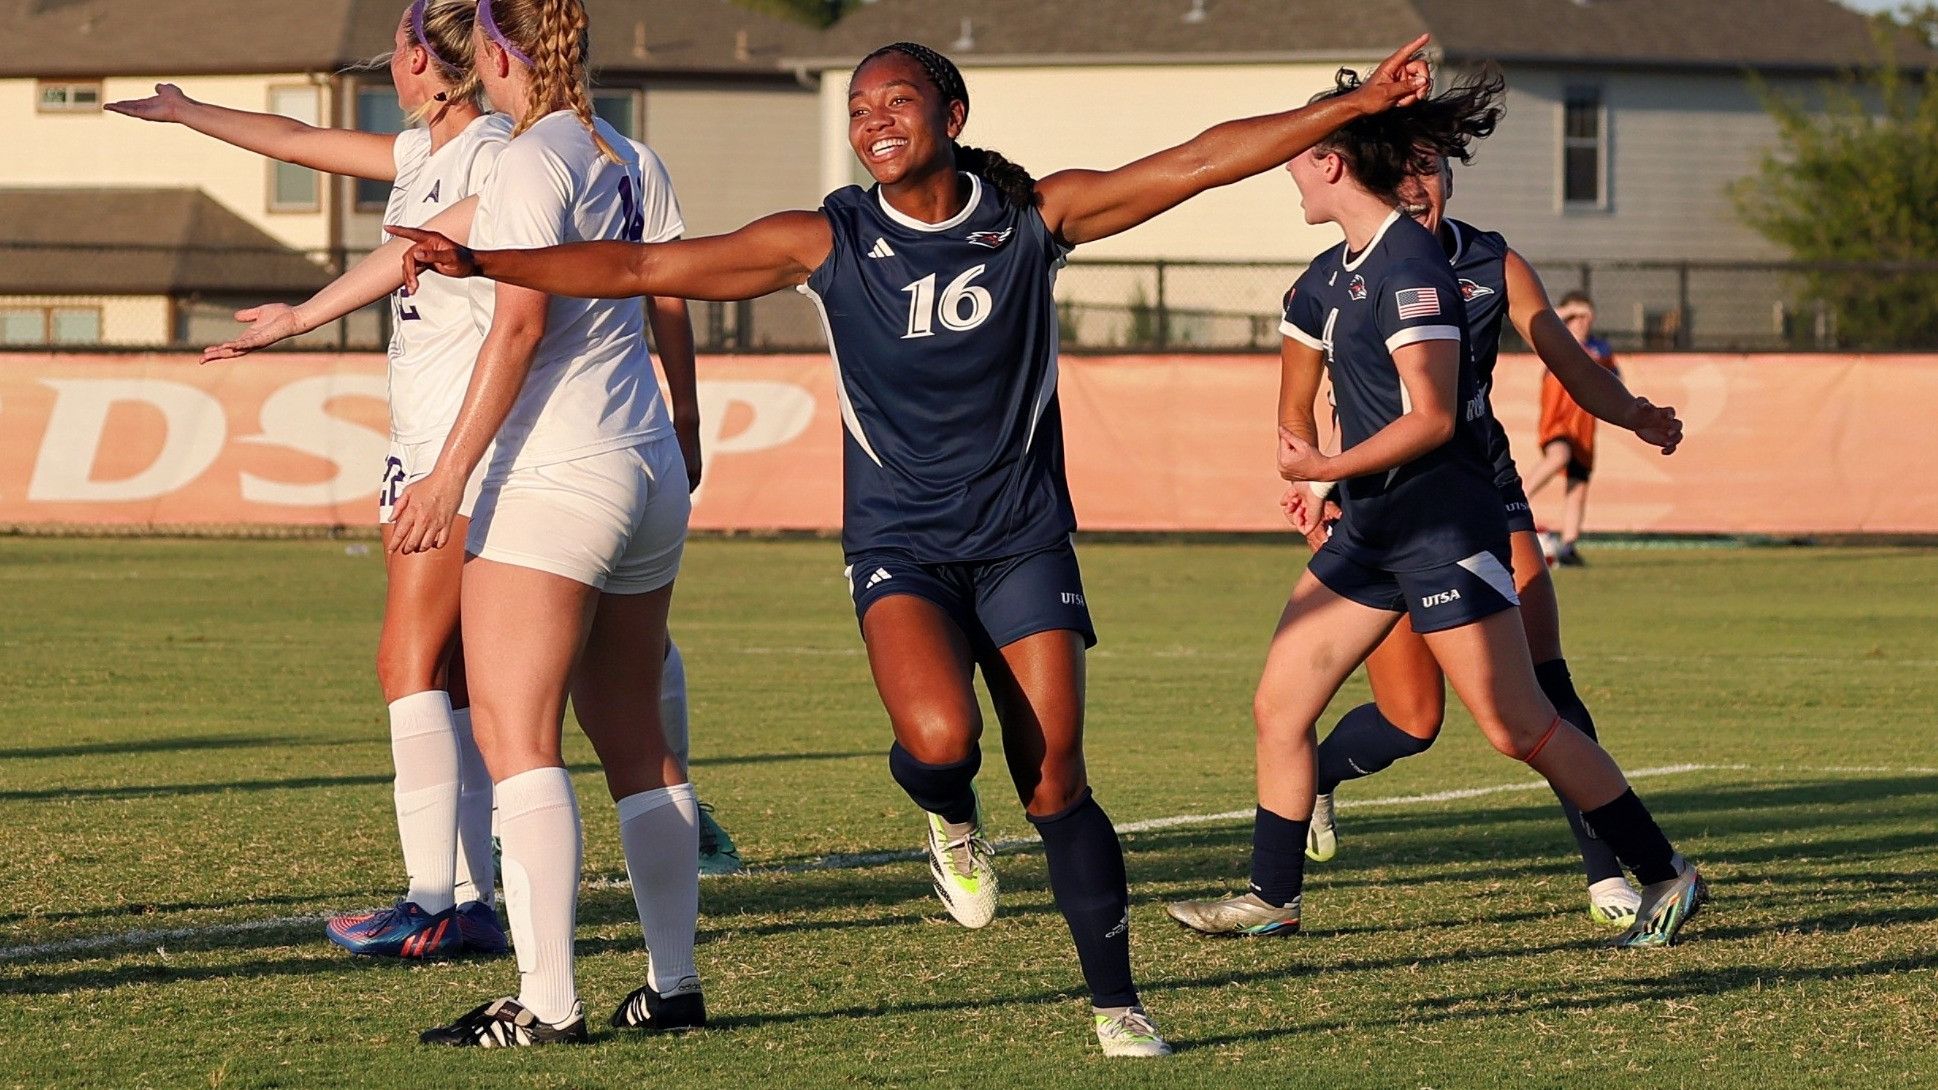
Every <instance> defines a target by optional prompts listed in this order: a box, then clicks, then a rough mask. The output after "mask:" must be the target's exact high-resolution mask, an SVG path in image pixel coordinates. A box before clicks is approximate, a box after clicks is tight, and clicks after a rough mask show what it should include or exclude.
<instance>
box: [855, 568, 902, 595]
mask: <svg viewBox="0 0 1938 1090" xmlns="http://www.w3.org/2000/svg"><path fill="white" fill-rule="evenodd" d="M893 578H895V577H894V576H892V575H890V574H888V569H887V568H876V569H875V574H873V575H871V576H869V577H868V584H867V586H865V587H863V588H862V589H863V590H868V589H870V588H872V587H874V585H875V584H876V583H884V582H887V581H888V580H890V579H893Z"/></svg>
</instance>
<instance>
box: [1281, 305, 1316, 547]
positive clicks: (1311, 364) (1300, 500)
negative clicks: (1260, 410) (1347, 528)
mask: <svg viewBox="0 0 1938 1090" xmlns="http://www.w3.org/2000/svg"><path fill="white" fill-rule="evenodd" d="M1325 377H1326V357H1325V353H1324V352H1323V351H1321V350H1319V349H1317V348H1314V347H1312V346H1311V345H1308V344H1306V343H1305V342H1304V341H1301V340H1298V339H1297V338H1294V337H1284V338H1281V341H1280V344H1279V427H1280V428H1282V429H1284V430H1285V431H1288V432H1291V433H1292V434H1293V435H1296V436H1298V437H1299V438H1300V439H1302V440H1304V441H1305V442H1307V443H1309V444H1311V445H1312V446H1313V447H1315V448H1316V447H1317V446H1318V445H1319V421H1318V416H1317V412H1318V410H1317V409H1316V408H1315V406H1316V405H1317V404H1318V401H1319V387H1320V386H1321V385H1322V384H1323V383H1324V381H1325ZM1327 490H1328V489H1326V488H1325V487H1324V486H1322V487H1321V488H1318V489H1315V488H1313V487H1312V485H1311V484H1310V483H1307V482H1303V481H1293V482H1291V483H1290V484H1289V485H1288V486H1287V488H1286V490H1285V495H1284V496H1283V497H1281V498H1280V500H1279V506H1280V507H1282V508H1283V509H1284V510H1285V517H1286V518H1287V519H1289V520H1290V521H1291V523H1292V526H1293V528H1295V529H1297V530H1298V531H1299V532H1300V533H1302V534H1306V535H1308V537H1309V536H1310V535H1312V534H1313V533H1315V532H1316V531H1318V530H1319V529H1320V527H1322V526H1323V525H1324V523H1325V519H1326V510H1325V506H1326V498H1325V495H1324V492H1325V491H1327ZM1314 547H1315V548H1316V547H1317V543H1315V545H1314Z"/></svg>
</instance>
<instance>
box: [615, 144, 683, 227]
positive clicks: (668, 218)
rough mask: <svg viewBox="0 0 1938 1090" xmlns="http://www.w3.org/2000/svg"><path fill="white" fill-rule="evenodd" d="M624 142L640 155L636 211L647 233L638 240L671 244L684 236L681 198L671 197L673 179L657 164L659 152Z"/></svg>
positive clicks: (662, 165)
mask: <svg viewBox="0 0 1938 1090" xmlns="http://www.w3.org/2000/svg"><path fill="white" fill-rule="evenodd" d="M626 143H628V144H631V145H632V146H633V152H634V153H635V154H636V155H638V156H639V178H640V181H641V183H642V184H641V187H640V188H641V189H643V190H644V191H645V195H644V196H643V197H642V198H641V199H640V202H639V211H640V214H641V216H642V217H643V218H644V220H645V223H646V234H645V236H644V237H643V238H641V239H640V241H641V242H671V241H673V240H674V239H676V238H679V237H680V236H681V235H683V234H686V220H684V219H682V218H680V199H679V198H678V197H676V196H674V195H673V178H672V176H671V175H669V174H667V173H666V164H665V163H662V162H660V158H659V155H658V153H656V152H654V151H653V149H652V148H649V147H647V146H646V145H644V144H642V143H640V142H639V141H637V140H633V139H631V138H628V139H627V140H626Z"/></svg>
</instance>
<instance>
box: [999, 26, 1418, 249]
mask: <svg viewBox="0 0 1938 1090" xmlns="http://www.w3.org/2000/svg"><path fill="white" fill-rule="evenodd" d="M1426 44H1427V37H1426V35H1421V36H1420V37H1418V38H1416V39H1414V40H1413V41H1411V42H1409V43H1407V44H1406V45H1404V46H1401V47H1400V49H1399V50H1398V51H1397V52H1395V53H1394V54H1393V55H1392V56H1390V57H1388V58H1386V60H1385V61H1383V62H1381V64H1380V66H1379V67H1378V68H1377V69H1375V70H1374V72H1373V75H1372V77H1371V78H1370V79H1368V80H1367V81H1366V82H1365V84H1363V85H1362V86H1360V88H1359V89H1358V90H1355V91H1352V92H1349V93H1347V94H1344V95H1340V96H1338V97H1336V98H1329V99H1326V100H1325V101H1323V102H1316V103H1313V104H1312V105H1310V106H1306V107H1303V108H1301V109H1297V110H1289V111H1287V112H1285V113H1280V114H1270V115H1267V116H1264V117H1251V118H1246V119H1244V120H1242V121H1227V122H1225V123H1224V124H1222V125H1217V126H1214V127H1212V128H1210V129H1207V130H1205V131H1204V132H1203V133H1200V134H1199V135H1198V136H1197V137H1196V138H1194V139H1192V140H1190V141H1189V142H1187V143H1183V144H1179V145H1178V146H1177V147H1174V148H1168V149H1166V150H1164V151H1160V152H1158V153H1157V154H1155V155H1148V156H1145V157H1144V158H1142V159H1139V160H1137V161H1136V162H1134V163H1131V164H1129V165H1128V166H1123V167H1119V168H1117V169H1116V170H1109V171H1100V170H1063V171H1058V172H1057V173H1055V174H1052V175H1050V176H1049V177H1047V178H1044V179H1043V180H1042V181H1040V182H1038V183H1037V187H1036V190H1037V192H1038V193H1039V194H1040V195H1041V196H1042V198H1043V204H1042V211H1043V222H1044V223H1046V224H1048V225H1049V227H1050V230H1051V232H1052V233H1053V234H1055V235H1056V237H1057V238H1059V239H1062V240H1063V241H1064V242H1066V243H1068V244H1070V245H1072V246H1077V245H1081V244H1083V243H1086V242H1094V241H1096V240H1097V239H1100V238H1107V237H1109V236H1111V235H1114V234H1117V233H1119V232H1122V231H1128V230H1129V229H1131V228H1132V227H1135V226H1137V225H1138V224H1140V223H1143V222H1144V221H1145V220H1148V219H1150V218H1152V217H1154V216H1156V215H1158V214H1159V213H1161V212H1165V211H1168V210H1169V209H1172V208H1175V207H1177V206H1178V205H1179V204H1182V203H1184V201H1186V200H1188V199H1190V198H1192V197H1195V196H1197V195H1198V194H1200V193H1203V192H1204V191H1205V190H1207V189H1215V188H1217V187H1218V186H1221V185H1230V184H1232V183H1233V182H1237V181H1242V180H1244V179H1246V178H1249V177H1251V176H1252V175H1254V174H1262V173H1264V172H1265V171H1268V170H1271V169H1272V168H1273V167H1276V166H1281V165H1283V164H1284V163H1286V162H1287V161H1288V160H1290V159H1292V158H1294V157H1295V156H1297V155H1298V154H1299V153H1301V152H1303V151H1305V150H1306V149H1307V148H1309V147H1311V146H1312V145H1314V144H1316V143H1318V142H1319V141H1320V140H1323V139H1325V138H1326V137H1327V136H1328V135H1330V134H1331V133H1333V132H1334V131H1335V130H1337V129H1339V128H1340V127H1341V126H1343V125H1345V124H1346V123H1348V122H1350V121H1353V120H1355V119H1357V118H1361V117H1365V116H1368V115H1370V114H1376V113H1379V112H1381V111H1383V110H1387V109H1391V108H1392V107H1394V106H1403V105H1406V104H1408V103H1410V102H1413V101H1415V100H1417V99H1418V98H1420V97H1421V96H1422V95H1424V94H1425V93H1426V91H1427V64H1426V62H1425V61H1424V60H1419V59H1417V58H1416V56H1415V55H1416V54H1417V53H1419V51H1420V50H1421V49H1422V48H1423V47H1424V46H1425V45H1426Z"/></svg>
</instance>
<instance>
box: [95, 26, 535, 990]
mask: <svg viewBox="0 0 1938 1090" xmlns="http://www.w3.org/2000/svg"><path fill="white" fill-rule="evenodd" d="M475 13H476V9H475V7H474V6H473V5H472V4H470V3H466V2H463V0H456V2H444V3H432V2H431V0H418V2H417V3H414V4H412V5H411V7H410V8H409V10H407V11H406V12H405V13H404V17H403V18H402V19H401V20H400V21H399V23H398V27H397V31H396V38H395V49H394V50H393V51H392V53H391V56H390V73H391V78H392V80H393V81H394V82H395V84H396V87H397V99H398V104H399V105H400V106H401V107H402V108H403V109H404V111H405V112H406V113H407V114H408V115H409V116H410V117H411V119H412V120H413V121H421V122H423V124H422V125H421V126H419V127H414V128H411V129H409V130H407V131H405V132H403V133H400V134H397V135H395V136H391V135H384V134H374V133H364V132H356V131H351V130H343V129H319V128H315V127H312V126H309V125H305V124H302V123H301V122H298V121H293V120H290V119H288V118H283V117H278V116H275V115H272V114H256V113H246V112H243V111H238V110H229V109H224V108H222V107H218V106H211V105H208V104H206V103H201V102H196V101H194V100H192V99H190V98H188V97H187V96H186V95H184V94H183V93H182V92H181V90H180V89H179V88H177V87H175V86H173V85H170V84H162V85H159V86H157V87H156V89H155V90H156V94H155V95H154V97H152V98H148V99H142V100H138V101H133V102H122V103H114V104H111V105H110V106H109V107H108V109H110V110H113V111H115V112H118V113H123V114H127V115H129V116H132V117H139V118H144V119H147V120H151V121H170V122H175V123H178V124H182V125H186V126H188V127H189V128H192V129H195V130H196V131H198V132H202V133H205V134H207V135H210V136H213V137H215V138H217V139H219V140H223V141H225V142H228V143H231V144H235V145H238V146H240V147H244V148H247V149H249V150H252V151H257V152H260V153H262V154H264V155H268V156H270V157H272V158H276V159H281V160H284V161H286V162H292V163H299V164H301V165H304V166H308V167H312V168H315V169H317V170H322V171H327V172H330V173H333V174H343V175H349V176H352V177H358V178H368V179H372V180H377V181H388V182H391V183H392V188H391V191H390V198H389V202H388V205H387V207H386V210H385V215H384V219H385V222H387V223H406V224H413V225H419V224H425V223H430V222H433V221H435V222H440V223H449V224H452V225H453V226H460V227H461V225H462V224H463V222H465V221H466V220H467V219H468V217H469V215H470V211H471V208H472V206H473V205H474V204H475V201H473V200H470V199H469V198H471V197H472V196H473V195H474V194H476V193H478V192H479V190H480V189H481V188H482V187H483V184H484V180H485V178H487V177H488V176H489V175H490V173H491V169H492V166H493V164H494V163H495V162H496V160H497V157H498V153H499V152H500V151H502V150H503V149H504V147H505V142H506V140H507V139H509V137H510V134H511V123H510V121H509V120H507V119H506V118H504V117H503V116H501V115H496V114H492V113H489V112H488V111H486V110H485V109H484V108H483V106H482V95H481V90H480V86H479V83H478V80H477V77H476V75H475V73H474V72H473V70H472V64H471V59H472V30H473V22H474V17H475ZM440 216H443V218H441V219H440V218H439V217H440ZM373 298H374V296H373ZM468 298H469V293H468V290H467V288H466V286H465V285H462V284H459V283H457V282H456V281H452V280H448V279H445V278H442V277H436V276H432V277H425V278H423V279H422V280H421V281H420V282H419V285H418V290H417V291H416V292H415V293H412V294H405V293H401V292H400V293H398V294H397V295H396V297H395V298H394V299H393V300H392V315H393V317H394V319H395V323H394V326H393V332H392V335H391V341H390V348H389V380H390V431H391V445H390V451H389V455H388V457H387V458H386V459H385V462H384V465H383V477H382V486H381V489H382V490H381V493H380V517H379V521H380V522H381V523H382V524H383V525H384V532H385V535H386V538H388V536H389V534H390V525H389V524H390V522H391V514H392V507H391V505H392V503H393V502H394V501H395V499H396V497H397V496H398V494H399V493H400V492H401V490H402V489H403V488H404V487H405V486H406V485H408V484H409V483H410V482H412V481H414V480H417V479H419V478H421V477H423V476H424V475H425V474H427V473H429V472H430V469H431V466H432V465H433V464H434V463H435V461H436V459H437V453H438V450H439V448H440V447H441V446H442V445H443V443H444V437H445V434H446V433H447V432H449V431H450V428H451V423H452V421H453V420H455V419H456V418H457V413H458V406H459V404H460V403H461V402H462V400H463V397H464V390H465V386H466V384H467V383H468V382H469V381H470V376H471V368H472V364H473V362H474V361H475V360H476V358H477V353H478V348H479V346H480V344H481V343H482V341H483V338H482V336H481V335H480V334H479V332H478V331H477V328H476V326H475V325H474V324H473V322H472V318H471V314H470V307H469V303H468ZM306 306H307V304H306ZM301 309H302V308H292V307H288V306H284V305H282V304H269V305H267V306H263V307H259V308H255V309H254V310H250V311H244V312H242V314H241V315H239V316H238V317H240V318H243V319H244V320H253V321H255V322H256V323H257V324H258V326H259V327H262V328H272V327H283V326H291V325H301V324H302V323H303V322H304V321H305V315H304V314H302V313H299V311H301ZM324 320H327V319H324ZM317 324H321V322H320V321H312V322H310V323H309V325H308V326H306V327H305V328H314V326H315V325H317ZM238 354H240V352H239V351H231V352H219V353H213V355H216V356H227V355H238ZM474 499H475V488H474V489H473V490H472V492H471V494H469V495H467V497H466V502H465V504H464V505H463V508H462V511H461V514H462V515H463V516H465V517H468V516H469V515H470V513H471V502H472V500H474ZM387 556H388V562H387V565H386V575H387V577H388V591H387V595H386V600H385V604H384V624H383V634H382V636H381V637H380V639H379V643H378V651H377V676H378V680H379V683H380V684H381V685H382V687H383V691H384V699H385V701H386V702H387V703H388V704H389V709H390V728H391V749H392V754H393V757H394V758H395V762H396V769H397V779H396V783H395V804H396V811H397V824H398V833H399V838H400V840H401V841H402V845H403V854H404V865H405V870H406V872H407V873H408V875H409V890H408V891H407V892H406V893H405V895H404V896H403V897H402V898H400V899H399V901H398V902H397V904H396V905H395V906H393V907H392V908H389V909H385V910H383V911H380V912H377V913H366V914H359V915H352V916H338V917H336V918H334V919H332V920H331V921H330V922H329V925H328V927H327V928H326V933H327V934H328V936H329V937H330V940H331V941H332V942H335V943H337V944H339V945H341V946H344V947H346V948H348V949H349V950H351V951H353V952H355V953H359V954H371V955H381V956H391V957H409V958H426V957H449V956H453V955H456V954H459V953H462V952H465V951H466V950H469V951H472V952H480V953H502V952H503V951H504V949H505V934H504V930H503V929H502V928H501V927H500V926H499V924H498V915H497V910H496V908H495V907H494V905H493V897H492V887H493V885H494V875H493V863H492V851H491V781H490V777H489V776H488V775H487V774H486V772H485V768H484V761H483V758H482V757H481V756H480V755H479V753H478V748H477V745H476V744H475V742H474V741H473V739H472V736H471V727H470V721H469V720H470V713H469V711H468V709H467V708H466V707H465V703H466V701H465V697H464V679H463V676H462V662H461V656H459V655H457V654H455V651H456V644H457V638H458V586H459V577H460V573H461V570H462V567H463V561H464V553H463V550H462V549H458V548H446V549H439V550H435V551H431V552H425V553H419V554H412V555H402V554H395V553H391V554H387ZM454 705H455V707H454Z"/></svg>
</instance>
